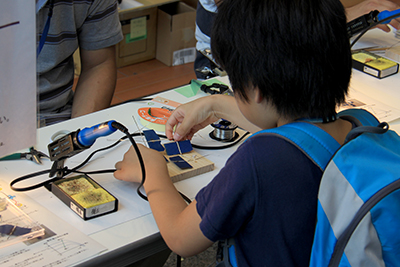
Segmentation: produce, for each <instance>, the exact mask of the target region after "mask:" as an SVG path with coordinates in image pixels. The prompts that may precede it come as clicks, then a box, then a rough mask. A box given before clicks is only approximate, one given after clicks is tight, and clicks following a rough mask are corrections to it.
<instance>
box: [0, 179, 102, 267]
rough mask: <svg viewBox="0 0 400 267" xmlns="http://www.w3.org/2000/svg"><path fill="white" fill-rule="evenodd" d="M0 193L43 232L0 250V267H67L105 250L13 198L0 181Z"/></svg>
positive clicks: (26, 201)
mask: <svg viewBox="0 0 400 267" xmlns="http://www.w3.org/2000/svg"><path fill="white" fill-rule="evenodd" d="M0 191H1V192H3V193H5V194H6V195H8V196H9V198H11V199H12V201H13V202H14V203H15V204H16V205H17V206H18V207H20V208H21V210H23V211H24V212H25V213H26V214H28V216H29V217H31V218H32V219H33V220H35V221H37V222H38V223H39V224H41V225H42V226H43V227H44V228H45V229H46V235H45V237H44V238H41V239H38V240H32V241H27V242H22V243H18V244H14V245H10V246H7V247H4V248H2V249H1V253H0V266H4V267H7V266H10V267H11V266H13V267H15V266H70V265H74V264H76V263H78V262H81V261H82V260H84V259H87V258H90V257H92V256H95V255H97V254H99V253H100V252H102V251H105V250H106V248H105V247H104V246H102V245H100V244H99V243H98V242H96V241H94V240H93V239H91V238H90V237H88V236H86V235H84V234H83V233H81V232H80V231H78V230H77V229H76V228H74V227H72V226H71V225H69V224H68V223H66V222H65V221H62V220H61V219H59V218H58V217H56V216H54V214H51V213H50V212H49V211H48V210H46V209H44V208H43V207H42V206H40V205H38V204H37V203H36V202H35V201H33V200H32V199H30V198H29V197H27V196H26V195H24V194H18V195H17V194H16V193H15V192H13V191H12V190H11V189H9V186H8V184H6V183H5V182H3V181H1V180H0ZM0 214H1V212H0ZM16 223H18V222H16ZM34 241H36V242H34Z"/></svg>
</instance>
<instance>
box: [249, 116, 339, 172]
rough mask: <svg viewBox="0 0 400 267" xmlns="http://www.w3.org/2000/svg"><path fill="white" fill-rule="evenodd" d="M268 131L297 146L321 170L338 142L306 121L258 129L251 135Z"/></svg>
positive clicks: (337, 145)
mask: <svg viewBox="0 0 400 267" xmlns="http://www.w3.org/2000/svg"><path fill="white" fill-rule="evenodd" d="M262 133H269V134H276V135H279V136H280V137H283V138H284V139H286V140H287V141H289V142H290V143H292V144H293V145H295V146H297V147H298V148H299V149H300V150H302V151H304V153H305V154H306V155H307V156H308V157H309V158H310V159H311V160H312V161H313V162H314V163H315V164H316V165H317V166H319V167H320V169H321V170H322V171H323V170H324V169H325V167H326V165H327V164H328V162H329V160H330V159H331V157H332V155H333V154H334V153H335V152H336V150H337V149H338V148H339V147H340V144H339V143H338V142H337V141H336V140H335V139H334V138H333V137H332V136H330V135H329V134H328V133H327V132H325V131H324V130H322V129H321V128H319V127H318V126H315V125H313V124H311V123H307V122H293V123H289V124H285V125H282V126H280V127H277V128H272V129H267V130H262V131H259V132H257V133H255V134H253V135H252V136H255V135H258V134H262Z"/></svg>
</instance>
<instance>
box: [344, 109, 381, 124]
mask: <svg viewBox="0 0 400 267" xmlns="http://www.w3.org/2000/svg"><path fill="white" fill-rule="evenodd" d="M338 115H339V117H353V118H356V119H357V120H359V121H360V123H361V125H363V126H377V125H378V124H379V120H378V119H377V118H376V117H375V116H374V115H372V114H371V113H369V112H368V111H366V110H364V109H356V108H353V109H346V110H343V111H341V112H339V114H338ZM358 126H359V125H358Z"/></svg>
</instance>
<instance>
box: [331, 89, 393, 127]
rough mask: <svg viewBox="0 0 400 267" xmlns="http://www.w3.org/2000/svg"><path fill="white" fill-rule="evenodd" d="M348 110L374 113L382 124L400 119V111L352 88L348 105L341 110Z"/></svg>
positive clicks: (347, 100)
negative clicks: (355, 109) (353, 109)
mask: <svg viewBox="0 0 400 267" xmlns="http://www.w3.org/2000/svg"><path fill="white" fill-rule="evenodd" d="M348 108H362V109H365V110H367V111H369V112H370V113H372V114H373V115H374V116H375V117H376V118H378V120H379V121H381V122H391V121H394V120H396V119H398V118H400V110H399V109H397V108H394V107H391V106H388V105H386V104H384V103H382V102H379V101H377V100H375V99H373V98H370V97H369V96H367V95H365V94H363V93H361V92H360V91H357V90H355V89H354V88H352V87H350V90H349V94H348V96H347V98H346V104H344V105H342V106H341V107H340V109H339V110H344V109H348Z"/></svg>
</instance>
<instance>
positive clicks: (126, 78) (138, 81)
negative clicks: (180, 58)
mask: <svg viewBox="0 0 400 267" xmlns="http://www.w3.org/2000/svg"><path fill="white" fill-rule="evenodd" d="M117 78H118V80H117V86H116V89H115V93H114V97H113V100H112V102H111V104H112V105H115V104H119V103H122V102H124V101H127V100H131V99H135V98H138V97H143V96H147V95H151V94H154V93H157V92H161V91H165V90H168V89H171V88H175V87H179V86H182V85H185V84H188V83H189V82H190V80H191V79H196V75H195V73H194V70H193V63H188V64H184V65H179V66H173V67H168V66H166V65H165V64H163V63H161V62H160V61H158V60H156V59H153V60H149V61H145V62H141V63H137V64H134V65H130V66H126V67H121V68H119V69H118V76H117Z"/></svg>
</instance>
